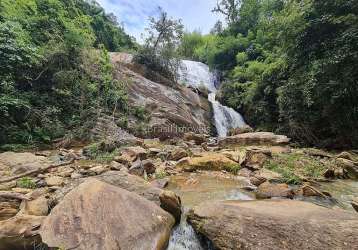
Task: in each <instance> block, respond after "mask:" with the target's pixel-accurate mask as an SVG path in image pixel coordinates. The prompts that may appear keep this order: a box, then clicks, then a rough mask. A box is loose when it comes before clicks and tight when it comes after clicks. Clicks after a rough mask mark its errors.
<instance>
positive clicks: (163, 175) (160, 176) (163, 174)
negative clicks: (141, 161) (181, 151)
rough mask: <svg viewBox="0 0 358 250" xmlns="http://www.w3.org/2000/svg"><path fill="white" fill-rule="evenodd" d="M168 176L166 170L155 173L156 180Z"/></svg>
mask: <svg viewBox="0 0 358 250" xmlns="http://www.w3.org/2000/svg"><path fill="white" fill-rule="evenodd" d="M167 176H168V174H167V172H165V170H164V169H159V170H157V171H156V172H155V179H164V178H165V177H167Z"/></svg>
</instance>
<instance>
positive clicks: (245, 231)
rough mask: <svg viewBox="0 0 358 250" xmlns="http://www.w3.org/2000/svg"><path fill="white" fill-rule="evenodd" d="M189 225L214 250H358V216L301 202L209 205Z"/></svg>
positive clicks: (197, 211)
mask: <svg viewBox="0 0 358 250" xmlns="http://www.w3.org/2000/svg"><path fill="white" fill-rule="evenodd" d="M188 220H189V222H190V224H192V225H193V227H194V229H195V230H196V231H197V232H198V233H200V234H202V235H204V236H206V237H207V238H208V239H209V240H211V241H212V243H213V245H214V248H215V249H225V250H226V249H347V250H348V249H352V247H353V246H358V237H357V235H358V217H357V216H356V215H355V214H354V213H350V212H346V211H343V210H331V209H327V208H323V207H320V206H317V205H314V204H311V203H306V202H301V201H291V200H269V201H223V202H212V203H204V204H201V205H199V206H198V207H195V208H194V209H193V210H192V211H191V212H190V213H189V218H188ZM353 248H354V247H353Z"/></svg>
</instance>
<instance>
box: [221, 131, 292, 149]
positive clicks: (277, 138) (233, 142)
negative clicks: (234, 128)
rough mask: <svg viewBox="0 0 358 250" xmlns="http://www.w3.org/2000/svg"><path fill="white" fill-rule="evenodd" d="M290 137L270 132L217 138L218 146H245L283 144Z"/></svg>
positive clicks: (287, 141)
mask: <svg viewBox="0 0 358 250" xmlns="http://www.w3.org/2000/svg"><path fill="white" fill-rule="evenodd" d="M289 142H290V139H289V138H288V137H287V136H284V135H275V134H274V133H270V132H254V133H245V134H240V135H235V136H228V137H224V138H219V139H218V144H219V146H222V147H225V146H245V145H284V144H288V143H289Z"/></svg>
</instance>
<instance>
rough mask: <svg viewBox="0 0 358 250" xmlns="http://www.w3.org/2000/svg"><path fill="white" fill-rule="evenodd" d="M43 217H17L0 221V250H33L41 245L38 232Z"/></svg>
mask: <svg viewBox="0 0 358 250" xmlns="http://www.w3.org/2000/svg"><path fill="white" fill-rule="evenodd" d="M44 218H45V217H44V216H32V215H17V216H15V217H12V218H10V219H8V220H4V221H0V249H3V250H9V249H33V247H34V245H40V244H41V238H40V237H39V235H38V230H39V228H40V226H41V224H42V221H43V220H44Z"/></svg>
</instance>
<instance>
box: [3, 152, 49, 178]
mask: <svg viewBox="0 0 358 250" xmlns="http://www.w3.org/2000/svg"><path fill="white" fill-rule="evenodd" d="M49 164H50V162H49V161H48V160H47V158H46V157H43V156H37V155H34V154H32V153H14V152H5V153H2V154H0V171H10V172H11V173H12V174H20V173H24V172H26V171H29V170H34V169H38V168H42V167H46V166H48V165H49Z"/></svg>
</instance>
